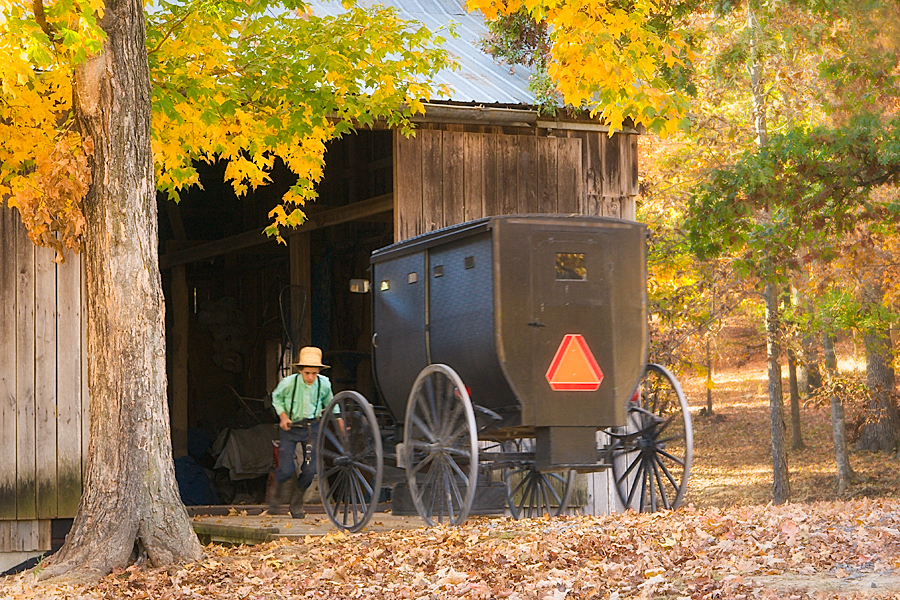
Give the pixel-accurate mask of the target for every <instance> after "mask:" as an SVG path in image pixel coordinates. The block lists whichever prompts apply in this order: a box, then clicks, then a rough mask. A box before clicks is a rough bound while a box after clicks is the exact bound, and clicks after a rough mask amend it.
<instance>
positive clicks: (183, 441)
mask: <svg viewBox="0 0 900 600" xmlns="http://www.w3.org/2000/svg"><path fill="white" fill-rule="evenodd" d="M291 299H292V300H293V294H292V295H291ZM291 308H292V309H293V307H291ZM169 310H170V311H171V313H172V316H173V319H172V328H171V329H169V335H168V339H167V340H166V341H167V343H168V347H169V355H170V356H171V357H172V358H171V361H172V362H171V373H169V390H170V395H171V402H172V409H171V415H170V421H171V427H172V456H173V457H174V458H178V457H180V456H185V455H186V454H187V450H188V333H189V331H188V327H189V321H190V294H189V293H188V284H187V273H186V270H185V266H184V265H176V266H175V267H172V300H171V305H170V306H169ZM293 314H298V313H293Z"/></svg>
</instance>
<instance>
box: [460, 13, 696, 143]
mask: <svg viewBox="0 0 900 600" xmlns="http://www.w3.org/2000/svg"><path fill="white" fill-rule="evenodd" d="M467 6H468V7H469V9H470V10H480V11H481V12H482V13H483V14H484V16H485V18H486V20H487V21H488V24H489V26H490V27H492V28H493V30H494V31H495V34H499V39H496V38H495V40H494V42H493V43H489V44H488V48H489V49H493V50H494V51H495V53H498V54H500V55H502V56H503V57H504V58H506V59H507V60H510V61H511V62H514V63H515V62H521V63H524V64H535V65H538V66H539V69H538V72H539V76H540V75H541V74H544V73H545V74H546V77H547V78H548V79H547V81H549V82H552V88H548V86H547V85H544V84H540V83H539V84H538V86H537V90H538V92H539V94H538V96H539V98H541V97H543V98H544V99H545V100H546V101H547V102H548V103H551V104H552V106H555V104H556V102H555V96H556V95H557V94H558V95H559V96H560V97H561V100H562V103H563V104H564V105H568V106H571V107H574V108H575V109H577V110H581V109H584V110H588V111H589V112H590V113H591V115H599V116H600V118H601V119H602V120H603V121H604V122H605V123H607V124H608V125H609V127H610V130H611V131H615V130H619V129H621V128H622V127H623V125H624V124H625V123H626V121H629V122H630V123H633V124H638V125H643V126H645V127H646V128H647V129H649V130H650V131H654V132H659V133H671V132H673V131H675V130H677V129H678V128H679V127H683V126H686V122H685V116H686V114H687V111H688V108H689V105H690V93H689V92H690V89H689V86H688V85H687V84H686V81H685V77H686V73H687V72H688V71H689V66H690V61H691V59H692V57H693V53H692V50H691V43H690V40H689V39H688V38H686V37H685V36H684V35H683V34H682V33H683V32H682V30H680V29H679V28H677V27H671V26H670V19H672V17H673V14H676V13H678V11H679V10H680V8H678V7H680V5H676V7H675V8H673V7H671V6H666V5H663V4H661V3H657V2H655V1H653V0H636V1H634V0H632V1H628V2H609V1H606V0H567V1H562V0H468V3H467Z"/></svg>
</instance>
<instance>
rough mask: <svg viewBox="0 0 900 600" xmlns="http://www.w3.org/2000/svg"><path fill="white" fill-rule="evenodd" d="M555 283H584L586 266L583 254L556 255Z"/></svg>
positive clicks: (565, 253) (562, 253)
mask: <svg viewBox="0 0 900 600" xmlns="http://www.w3.org/2000/svg"><path fill="white" fill-rule="evenodd" d="M556 279H557V281H560V280H563V281H584V280H586V279H587V266H586V265H585V262H584V253H583V252H557V253H556Z"/></svg>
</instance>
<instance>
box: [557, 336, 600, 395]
mask: <svg viewBox="0 0 900 600" xmlns="http://www.w3.org/2000/svg"><path fill="white" fill-rule="evenodd" d="M546 377H547V381H548V382H549V383H550V387H551V388H552V389H554V390H557V391H562V390H566V391H582V392H593V391H594V390H596V389H597V388H599V387H600V382H602V381H603V371H601V370H600V365H598V364H597V361H596V360H595V359H594V355H593V354H592V353H591V349H590V348H588V345H587V342H585V341H584V337H583V336H582V335H581V334H580V333H569V334H567V335H566V336H565V337H564V338H563V341H562V343H561V344H560V345H559V349H558V350H557V351H556V356H554V357H553V362H552V363H551V364H550V368H549V369H548V370H547V375H546Z"/></svg>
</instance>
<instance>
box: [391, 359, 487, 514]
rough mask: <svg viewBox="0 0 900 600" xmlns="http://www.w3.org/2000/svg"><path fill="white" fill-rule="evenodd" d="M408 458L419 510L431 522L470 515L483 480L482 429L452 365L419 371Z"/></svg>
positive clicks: (410, 409) (409, 408)
mask: <svg viewBox="0 0 900 600" xmlns="http://www.w3.org/2000/svg"><path fill="white" fill-rule="evenodd" d="M402 452H403V464H404V465H405V467H406V478H407V482H408V483H409V491H410V495H411V496H412V500H413V503H414V504H415V506H416V510H417V511H418V513H419V515H420V516H421V517H422V519H424V520H425V522H426V523H428V524H429V525H434V524H435V523H445V522H447V523H451V524H453V525H459V524H461V523H463V522H464V521H465V520H466V517H468V515H469V511H470V510H471V508H472V502H473V500H474V499H475V487H476V485H477V482H478V432H477V430H476V427H475V412H474V410H473V408H472V402H471V400H470V399H469V393H468V391H467V390H466V386H465V385H463V382H462V380H461V379H460V378H459V375H457V374H456V372H455V371H454V370H453V369H451V368H450V367H448V366H446V365H431V366H429V367H426V368H425V369H423V370H422V372H421V373H419V376H418V377H417V378H416V381H415V383H414V384H413V388H412V391H411V392H410V394H409V402H408V403H407V405H406V418H405V421H404V427H403V450H402Z"/></svg>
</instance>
